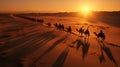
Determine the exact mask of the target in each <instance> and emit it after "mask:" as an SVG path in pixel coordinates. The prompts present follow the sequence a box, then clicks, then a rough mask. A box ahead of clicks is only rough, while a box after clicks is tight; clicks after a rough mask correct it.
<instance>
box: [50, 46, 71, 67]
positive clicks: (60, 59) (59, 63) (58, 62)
mask: <svg viewBox="0 0 120 67" xmlns="http://www.w3.org/2000/svg"><path fill="white" fill-rule="evenodd" d="M68 53H69V47H66V49H65V50H64V51H63V52H62V53H61V54H60V55H59V57H58V58H57V60H56V61H55V63H54V64H53V66H52V67H63V64H64V62H65V60H66V58H67V55H68Z"/></svg>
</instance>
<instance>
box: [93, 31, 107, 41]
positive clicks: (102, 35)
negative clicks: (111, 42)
mask: <svg viewBox="0 0 120 67" xmlns="http://www.w3.org/2000/svg"><path fill="white" fill-rule="evenodd" d="M93 33H94V34H95V35H96V36H97V38H101V39H102V40H105V38H106V37H105V34H104V33H103V31H102V30H101V31H100V33H98V34H97V33H96V32H93Z"/></svg>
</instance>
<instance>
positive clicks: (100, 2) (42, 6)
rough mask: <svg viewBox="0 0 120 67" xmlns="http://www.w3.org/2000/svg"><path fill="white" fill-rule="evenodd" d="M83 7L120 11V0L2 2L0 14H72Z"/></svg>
mask: <svg viewBox="0 0 120 67" xmlns="http://www.w3.org/2000/svg"><path fill="white" fill-rule="evenodd" d="M83 5H88V6H91V7H92V10H94V11H114V10H115V11H118V10H120V0H0V12H16V11H17V12H19V11H41V12H44V11H46V12H61V11H63V12H64V11H68V12H69V11H70V12H72V11H80V10H81V7H83Z"/></svg>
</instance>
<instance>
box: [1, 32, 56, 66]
mask: <svg viewBox="0 0 120 67" xmlns="http://www.w3.org/2000/svg"><path fill="white" fill-rule="evenodd" d="M55 37H56V35H54V34H51V32H46V33H45V34H44V35H42V36H41V35H39V37H37V38H36V39H34V40H32V41H30V42H28V43H27V44H24V45H23V46H21V47H20V48H18V49H14V50H12V51H10V52H9V53H3V54H1V55H0V66H2V67H9V66H12V67H22V66H23V64H22V63H21V62H22V58H23V57H25V56H28V55H29V54H32V53H33V52H35V50H37V49H39V48H40V47H41V45H45V44H46V43H47V42H48V41H50V40H52V39H54V38H55ZM36 42H39V43H36Z"/></svg>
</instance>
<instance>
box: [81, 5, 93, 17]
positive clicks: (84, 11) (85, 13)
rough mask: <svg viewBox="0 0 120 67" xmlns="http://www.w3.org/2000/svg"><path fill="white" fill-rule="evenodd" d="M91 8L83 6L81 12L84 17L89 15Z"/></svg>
mask: <svg viewBox="0 0 120 67" xmlns="http://www.w3.org/2000/svg"><path fill="white" fill-rule="evenodd" d="M91 10H92V8H91V7H90V6H87V5H86V6H83V7H82V9H81V12H82V14H83V15H84V16H87V15H89V14H90V13H91Z"/></svg>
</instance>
